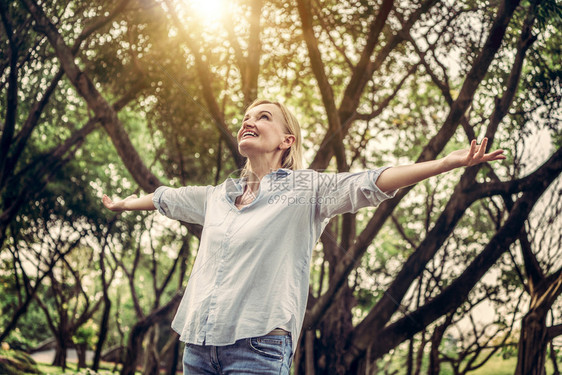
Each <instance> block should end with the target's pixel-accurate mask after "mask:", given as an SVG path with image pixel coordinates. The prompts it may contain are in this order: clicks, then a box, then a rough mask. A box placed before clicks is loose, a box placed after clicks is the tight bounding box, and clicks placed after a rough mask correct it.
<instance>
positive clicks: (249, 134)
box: [242, 132, 258, 138]
mask: <svg viewBox="0 0 562 375" xmlns="http://www.w3.org/2000/svg"><path fill="white" fill-rule="evenodd" d="M246 136H252V137H257V136H258V135H257V134H256V133H254V132H245V133H244V134H243V135H242V138H244V137H246Z"/></svg>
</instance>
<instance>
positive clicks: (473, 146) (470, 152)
mask: <svg viewBox="0 0 562 375" xmlns="http://www.w3.org/2000/svg"><path fill="white" fill-rule="evenodd" d="M475 152H476V139H473V140H472V142H470V149H469V150H468V160H472V158H473V157H474V153H475Z"/></svg>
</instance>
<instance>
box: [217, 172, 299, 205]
mask: <svg viewBox="0 0 562 375" xmlns="http://www.w3.org/2000/svg"><path fill="white" fill-rule="evenodd" d="M292 172H293V171H292V170H291V169H287V168H279V169H277V170H275V171H271V172H269V173H268V174H266V175H265V176H263V179H262V184H263V183H264V182H265V181H266V179H269V178H272V179H274V181H277V180H280V179H282V178H285V177H287V176H288V175H290V174H291V173H292ZM246 182H247V179H246V178H244V177H242V178H231V177H229V178H227V179H226V181H225V182H224V184H225V190H226V196H227V197H229V198H230V199H231V200H232V201H234V199H235V198H236V197H237V196H239V195H241V194H242V193H243V192H244V188H245V187H246Z"/></svg>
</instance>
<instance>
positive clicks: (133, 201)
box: [102, 193, 156, 212]
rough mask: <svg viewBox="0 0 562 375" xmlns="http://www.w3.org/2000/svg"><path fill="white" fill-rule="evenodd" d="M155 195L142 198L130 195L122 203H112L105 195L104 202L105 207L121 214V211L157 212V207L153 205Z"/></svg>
mask: <svg viewBox="0 0 562 375" xmlns="http://www.w3.org/2000/svg"><path fill="white" fill-rule="evenodd" d="M153 196H154V193H152V194H148V195H144V196H142V197H140V198H139V197H137V195H136V194H133V195H130V196H128V197H127V198H125V199H123V200H120V201H115V202H114V201H112V200H111V198H109V197H108V196H107V195H105V194H104V195H103V198H102V202H103V205H104V206H105V207H107V208H109V209H110V210H111V211H115V212H121V211H139V210H155V209H156V207H155V206H154V203H152V197H153Z"/></svg>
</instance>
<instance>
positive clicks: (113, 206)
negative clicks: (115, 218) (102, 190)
mask: <svg viewBox="0 0 562 375" xmlns="http://www.w3.org/2000/svg"><path fill="white" fill-rule="evenodd" d="M136 198H138V197H137V195H136V194H133V195H129V196H128V197H127V198H125V199H123V200H120V201H115V202H114V201H113V200H112V199H111V198H109V197H108V196H107V195H105V194H104V195H103V197H102V202H103V205H104V206H105V207H107V208H108V209H110V210H111V211H115V212H122V211H125V210H126V208H125V202H127V201H130V200H131V199H136Z"/></svg>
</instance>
